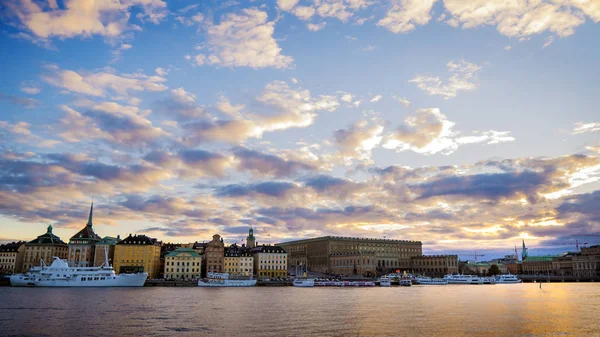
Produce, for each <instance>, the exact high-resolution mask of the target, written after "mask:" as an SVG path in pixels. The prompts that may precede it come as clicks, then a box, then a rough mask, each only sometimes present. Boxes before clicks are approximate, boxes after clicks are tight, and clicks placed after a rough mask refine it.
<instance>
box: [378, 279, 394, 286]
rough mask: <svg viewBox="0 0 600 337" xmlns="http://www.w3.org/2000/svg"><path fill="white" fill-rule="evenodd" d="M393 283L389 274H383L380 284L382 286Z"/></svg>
mask: <svg viewBox="0 0 600 337" xmlns="http://www.w3.org/2000/svg"><path fill="white" fill-rule="evenodd" d="M391 285H392V280H391V279H390V278H389V277H387V276H382V277H380V278H379V286H380V287H389V286H391Z"/></svg>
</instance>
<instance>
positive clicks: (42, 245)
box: [21, 225, 69, 272]
mask: <svg viewBox="0 0 600 337" xmlns="http://www.w3.org/2000/svg"><path fill="white" fill-rule="evenodd" d="M68 250H69V246H68V245H67V244H66V243H64V242H63V241H62V240H61V239H60V238H59V237H58V236H56V235H54V234H53V233H52V225H49V226H48V228H47V230H46V233H44V234H42V235H40V236H38V237H37V238H36V239H35V240H32V241H29V242H27V243H26V244H25V252H24V253H23V254H24V255H23V268H22V270H21V272H26V271H28V270H29V269H30V268H31V267H37V266H39V265H40V262H41V261H42V260H43V261H44V263H47V264H50V263H52V260H53V257H54V256H56V257H58V258H60V259H63V260H66V259H67V254H68Z"/></svg>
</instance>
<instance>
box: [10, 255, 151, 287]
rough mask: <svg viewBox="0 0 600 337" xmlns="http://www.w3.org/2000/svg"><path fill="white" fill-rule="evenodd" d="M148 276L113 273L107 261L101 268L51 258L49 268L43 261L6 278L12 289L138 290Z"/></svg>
mask: <svg viewBox="0 0 600 337" xmlns="http://www.w3.org/2000/svg"><path fill="white" fill-rule="evenodd" d="M147 278H148V273H137V274H119V275H117V274H115V271H114V270H113V269H112V267H111V266H110V265H109V264H108V261H106V262H105V264H104V265H103V266H101V267H69V265H68V263H67V261H66V260H61V259H59V258H58V257H54V261H52V264H51V265H50V266H46V265H45V264H44V263H43V262H42V265H41V266H40V267H33V268H31V269H30V270H29V272H27V273H25V274H15V275H12V276H11V277H10V283H11V285H12V286H14V287H142V286H144V282H146V279H147Z"/></svg>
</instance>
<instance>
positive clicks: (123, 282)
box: [10, 273, 148, 287]
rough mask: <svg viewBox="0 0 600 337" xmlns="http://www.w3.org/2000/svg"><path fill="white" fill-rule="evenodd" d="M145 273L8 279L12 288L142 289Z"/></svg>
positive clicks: (13, 277) (17, 276) (21, 275)
mask: <svg viewBox="0 0 600 337" xmlns="http://www.w3.org/2000/svg"><path fill="white" fill-rule="evenodd" d="M147 278H148V274H147V273H139V274H120V275H116V276H115V277H114V278H110V279H106V280H101V279H99V280H90V281H82V280H78V279H43V278H42V279H40V278H32V277H25V276H24V275H23V274H16V275H13V276H11V277H10V283H11V285H12V286H13V287H143V286H144V283H145V282H146V279H147Z"/></svg>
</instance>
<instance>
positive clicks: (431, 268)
mask: <svg viewBox="0 0 600 337" xmlns="http://www.w3.org/2000/svg"><path fill="white" fill-rule="evenodd" d="M410 262H411V270H412V271H413V272H414V273H416V274H421V275H426V276H444V275H448V274H453V273H458V255H421V256H413V257H411V258H410ZM488 268H489V267H488ZM486 272H487V269H486Z"/></svg>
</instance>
